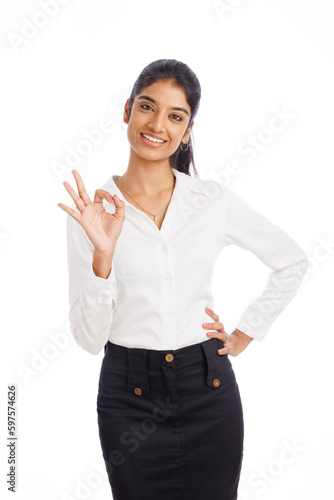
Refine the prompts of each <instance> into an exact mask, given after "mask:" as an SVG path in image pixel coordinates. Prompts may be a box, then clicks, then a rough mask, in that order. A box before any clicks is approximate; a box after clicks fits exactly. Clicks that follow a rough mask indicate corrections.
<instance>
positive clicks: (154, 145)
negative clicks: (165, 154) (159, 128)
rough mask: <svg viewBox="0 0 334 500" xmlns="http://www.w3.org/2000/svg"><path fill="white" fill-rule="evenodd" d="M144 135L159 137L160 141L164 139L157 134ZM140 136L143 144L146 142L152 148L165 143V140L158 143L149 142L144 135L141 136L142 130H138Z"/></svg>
mask: <svg viewBox="0 0 334 500" xmlns="http://www.w3.org/2000/svg"><path fill="white" fill-rule="evenodd" d="M145 135H150V136H151V137H154V139H159V140H161V141H165V139H163V138H162V137H159V136H157V135H153V134H145ZM140 136H141V138H142V140H143V142H144V143H145V144H147V145H148V146H151V147H152V148H160V147H161V146H163V145H164V144H166V142H167V141H165V142H162V143H158V142H151V141H149V140H148V139H145V137H144V136H143V132H140Z"/></svg>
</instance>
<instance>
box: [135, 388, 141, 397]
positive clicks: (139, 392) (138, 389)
mask: <svg viewBox="0 0 334 500" xmlns="http://www.w3.org/2000/svg"><path fill="white" fill-rule="evenodd" d="M134 391H135V393H136V394H138V396H140V395H141V389H140V388H139V387H135V389H134Z"/></svg>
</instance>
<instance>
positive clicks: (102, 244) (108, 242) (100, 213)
mask: <svg viewBox="0 0 334 500" xmlns="http://www.w3.org/2000/svg"><path fill="white" fill-rule="evenodd" d="M72 174H73V176H74V178H75V181H76V184H77V187H78V191H79V194H77V193H76V191H74V189H73V188H72V187H71V186H70V184H69V183H68V182H67V181H64V182H63V184H64V186H65V188H66V190H67V191H68V193H69V194H70V196H71V197H72V199H73V201H74V203H75V204H76V207H77V209H78V210H79V212H80V214H78V212H76V211H75V210H73V209H72V208H70V207H68V206H66V205H64V204H63V203H58V204H57V205H58V206H59V207H60V208H61V209H62V210H64V211H65V212H67V213H68V214H69V215H71V216H72V217H73V219H75V220H76V221H77V222H79V224H80V225H81V226H82V228H83V229H84V230H85V231H86V233H87V236H88V238H89V239H90V241H91V242H92V243H93V245H94V248H95V250H97V251H98V252H102V253H113V252H114V250H115V246H116V242H117V239H118V237H119V235H120V234H121V231H122V227H123V222H124V220H125V210H124V201H122V200H120V199H119V198H118V196H117V195H114V196H111V194H110V193H108V191H105V190H103V189H97V190H96V191H95V196H94V201H91V200H90V198H89V196H88V193H87V191H86V189H85V186H84V183H83V181H82V179H81V177H80V175H79V173H78V172H77V171H76V170H72ZM103 199H105V200H107V201H109V202H110V203H114V205H115V209H116V211H115V213H113V214H110V213H108V212H107V211H106V210H105V208H104V206H103Z"/></svg>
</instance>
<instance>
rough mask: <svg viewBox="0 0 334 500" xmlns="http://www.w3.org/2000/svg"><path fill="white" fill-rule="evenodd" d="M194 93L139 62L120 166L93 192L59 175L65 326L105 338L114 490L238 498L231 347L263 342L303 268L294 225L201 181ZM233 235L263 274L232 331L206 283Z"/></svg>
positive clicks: (237, 411) (157, 64) (103, 390)
mask: <svg viewBox="0 0 334 500" xmlns="http://www.w3.org/2000/svg"><path fill="white" fill-rule="evenodd" d="M200 96H201V88H200V84H199V82H198V79H197V77H196V75H195V74H194V73H193V71H192V70H191V69H190V68H189V67H188V66H187V65H186V64H184V63H182V62H180V61H176V60H174V59H161V60H157V61H154V62H152V63H151V64H149V65H148V66H147V67H145V68H144V70H143V71H142V72H141V74H140V75H139V77H138V79H137V80H136V82H135V84H134V87H133V89H132V92H131V95H130V98H129V99H128V100H127V101H126V103H125V107H124V122H125V123H127V124H128V128H127V137H128V140H129V143H130V157H129V163H128V167H127V170H126V172H125V173H124V174H123V175H121V176H120V175H112V176H111V177H110V179H109V180H108V181H107V182H106V184H105V185H104V186H103V189H97V190H96V192H95V196H94V201H92V200H91V199H90V197H89V195H88V194H87V192H86V190H85V186H84V183H83V181H82V179H81V177H80V175H79V174H78V172H77V171H76V170H73V171H72V173H73V176H74V178H75V181H76V185H77V188H78V193H77V192H76V191H75V190H74V189H73V188H72V187H71V186H70V184H69V183H67V182H64V186H65V188H66V190H67V191H68V193H69V194H70V196H71V197H72V199H73V200H74V202H75V205H76V207H77V210H78V211H76V210H74V209H72V208H70V207H67V206H66V205H64V204H62V203H59V204H58V205H59V206H60V208H62V209H63V210H64V211H66V212H67V213H68V218H67V222H68V233H67V235H68V262H69V274H70V280H69V300H70V313H69V314H70V321H71V329H72V332H73V335H74V338H75V340H76V342H77V343H78V345H80V346H81V347H82V348H83V349H85V350H86V351H88V352H90V353H92V354H98V353H100V351H101V350H102V348H104V358H103V361H102V366H101V373H100V379H99V385H98V396H97V414H98V426H99V436H100V442H101V447H102V452H103V457H104V460H105V464H106V469H107V472H108V478H109V482H110V486H111V490H112V494H113V498H114V499H115V500H141V499H145V500H146V499H147V498H154V499H157V500H158V499H159V500H165V499H166V500H167V499H168V500H173V499H183V500H188V499H189V500H203V499H204V498H210V499H211V500H235V499H236V498H237V489H238V483H239V478H240V471H241V464H242V459H243V439H244V427H243V425H244V422H243V410H242V404H241V399H240V394H239V389H238V384H237V382H236V378H235V374H234V371H233V368H232V365H231V362H230V359H229V356H230V355H231V356H237V355H239V354H240V353H241V352H242V351H243V350H244V349H245V348H246V347H247V346H248V344H249V343H250V342H251V341H252V340H253V339H254V338H255V339H257V340H258V341H261V340H263V338H264V337H265V335H266V334H267V333H268V331H269V328H270V326H271V324H272V322H273V321H274V319H275V318H276V317H277V316H278V315H279V314H280V312H281V311H282V310H283V309H284V307H285V306H286V305H287V304H288V302H289V301H290V300H291V299H292V298H293V296H294V295H295V294H296V292H297V289H298V287H299V285H300V283H301V281H302V278H303V276H304V274H305V272H306V269H307V264H308V261H307V256H306V254H305V253H304V251H303V250H302V249H301V248H300V247H299V245H297V243H296V242H295V241H294V240H293V239H292V238H290V236H288V235H287V234H286V233H285V232H284V231H282V230H281V229H280V228H278V227H277V226H276V225H274V224H273V223H271V222H270V221H269V220H268V219H266V218H265V217H264V216H263V215H261V214H259V213H258V212H256V211H255V210H253V209H252V208H251V207H250V206H249V205H248V204H246V203H245V202H244V201H243V200H242V199H241V198H240V197H239V196H237V195H236V194H235V193H234V192H233V191H232V190H230V189H229V188H227V187H226V186H224V185H223V184H222V183H220V182H216V181H209V180H201V179H199V177H198V174H197V171H196V169H195V165H194V158H193V149H192V140H191V135H192V128H193V125H194V118H195V116H196V113H197V110H198V106H199V102H200ZM190 168H193V169H194V172H195V176H191V175H190ZM104 200H105V202H106V205H105V206H104V204H103V203H104ZM230 244H236V245H238V246H240V247H242V248H245V249H246V250H249V251H252V252H253V253H254V254H255V255H256V256H257V257H258V258H259V259H261V261H262V262H264V263H265V264H267V265H268V266H269V267H270V268H271V270H272V272H271V273H270V275H269V278H268V282H267V286H266V287H265V289H264V291H263V293H262V295H261V296H260V297H257V298H256V299H255V300H254V301H252V302H251V304H250V305H249V306H248V308H247V309H246V310H245V311H244V313H243V314H242V316H241V318H240V320H239V322H238V324H237V327H236V328H235V330H234V331H233V332H232V333H230V334H227V332H226V331H225V329H224V325H223V323H222V322H221V321H219V316H218V315H217V314H216V312H215V311H214V309H215V307H214V302H213V297H212V293H211V280H212V276H213V269H214V264H215V261H216V259H217V257H218V255H219V254H220V252H221V251H222V249H223V247H224V246H226V245H230Z"/></svg>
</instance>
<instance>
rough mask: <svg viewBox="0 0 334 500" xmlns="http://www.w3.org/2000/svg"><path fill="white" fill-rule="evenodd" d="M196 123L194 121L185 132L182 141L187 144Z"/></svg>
mask: <svg viewBox="0 0 334 500" xmlns="http://www.w3.org/2000/svg"><path fill="white" fill-rule="evenodd" d="M194 124H195V122H193V123H192V125H191V127H189V128H188V129H187V132H186V133H185V134H184V136H183V138H182V142H183V143H184V144H186V143H187V142H188V140H189V137H190V134H191V131H192V128H193V126H194Z"/></svg>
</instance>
